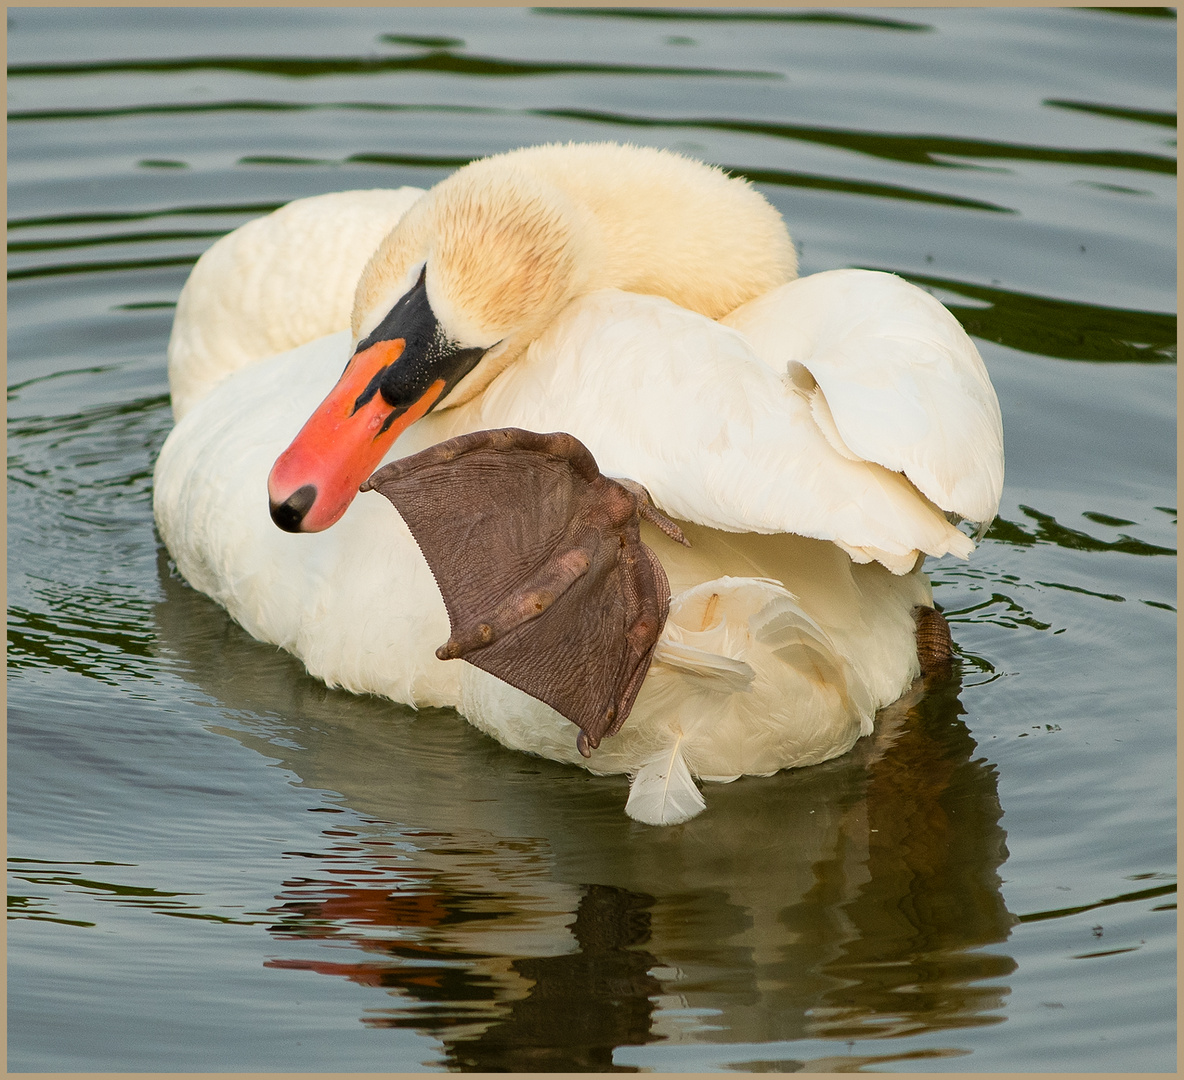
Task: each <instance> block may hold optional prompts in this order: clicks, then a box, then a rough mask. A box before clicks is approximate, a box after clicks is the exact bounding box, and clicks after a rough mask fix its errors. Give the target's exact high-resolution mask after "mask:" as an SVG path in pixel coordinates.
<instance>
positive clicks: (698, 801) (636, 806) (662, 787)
mask: <svg viewBox="0 0 1184 1080" xmlns="http://www.w3.org/2000/svg"><path fill="white" fill-rule="evenodd" d="M706 805H707V804H706V803H705V802H704V801H703V796H702V795H700V794H699V789H698V788H697V787H696V786H695V781H694V780H693V779H691V771H690V769H688V768H687V763H686V761H684V760H683V756H682V737H681V736H679V738H678V739H677V740H676V741H675V743H674V745H673V746H672V747H667V748H665V749H662V750H659V751H658V752H657V753H656V754H654V755H652V756H651V757H649V758H647V759H646V760H645V761H644V762H643V763H642V765H641V768H639V769H638V770H637V774H636V775H635V776H634V777H633V782H632V784H631V785H630V787H629V801H628V802H626V803H625V813H626V814H628V815H629V816H630V817H631V818H633V820H634V821H640V822H642V823H643V824H645V825H680V824H682V822H684V821H690V820H691V818H693V817H694V816H695V815H696V814H698V813H700V812H701V811H702V810H703V809H704V808H705V807H706Z"/></svg>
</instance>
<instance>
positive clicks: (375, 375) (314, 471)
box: [267, 338, 446, 532]
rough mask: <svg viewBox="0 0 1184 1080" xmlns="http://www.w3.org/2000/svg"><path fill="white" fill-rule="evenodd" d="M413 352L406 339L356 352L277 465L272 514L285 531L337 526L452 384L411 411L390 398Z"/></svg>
mask: <svg viewBox="0 0 1184 1080" xmlns="http://www.w3.org/2000/svg"><path fill="white" fill-rule="evenodd" d="M405 348H406V340H405V339H404V338H394V339H392V340H386V341H378V342H375V344H373V345H371V346H370V347H369V348H367V349H363V350H361V351H359V352H357V353H355V354H354V356H353V357H352V358H351V359H350V362H349V363H348V364H347V365H346V368H345V371H344V372H343V373H342V375H341V378H340V379H339V380H338V381H337V385H336V386H334V387H333V389H332V390H331V391H330V392H329V396H328V397H327V398H325V400H324V401H323V402H321V404H320V406H319V407H318V408H317V410H316V412H314V413H313V414H312V416H311V417H309V419H308V422H307V423H306V424H305V425H304V427H302V428H301V429H300V433H299V434H298V435H297V436H296V438H295V439H293V440H292V445H291V446H289V447H288V449H287V450H285V451H284V452H283V453H282V454H281V455H280V456H279V458H278V459H277V460H276V463H275V465H273V466H272V469H271V475H270V476H268V478H267V495H268V500H269V503H270V508H271V517H272V520H273V521H274V522H275V523H276V524H277V525H278V526H279V527H280V528H281V529H283V530H284V531H285V532H320V531H321V530H322V529H327V528H329V526H330V525H332V524H333V523H334V522H335V521H337V520H338V519H339V518H340V517H341V515H342V514H344V513H345V511H346V509H347V508H348V507H349V504H350V503H351V502H353V499H354V496H355V495H357V493H358V487H359V485H360V484H361V483H362V481H363V480H365V479H366V478H367V477H369V475H370V474H371V473H372V472H373V471H374V470H375V469H376V468H377V467H378V464H379V462H381V461H382V459H383V457H384V456H385V454H386V452H387V450H389V449H390V447H391V445H392V444H393V443H394V441H395V440H396V439H397V438H398V437H399V436H400V435H401V434H402V433H403V432H404V431H406V430H407V428H409V427H410V426H411V425H412V424H413V423H415V421H416V420H418V419H419V418H420V417H422V416H424V415H425V414H426V413H427V412H428V411H429V410H430V409H431V408H432V406H433V405H435V404H436V402H437V401H438V400H439V399H440V397H441V395H442V394H443V393H444V390H445V387H446V382H445V380H444V379H443V378H437V379H435V380H434V381H433V382H431V383H430V384H428V386H427V388H426V389H425V390H424V391H423V393H422V394H420V396H419V397H418V398H416V399H415V400H413V401H412V403H411V404H410V405H408V406H406V407H397V408H396V407H392V406H391V405H390V404H389V403H388V402H387V401H386V400H385V399H384V398H383V396H382V393H381V391H380V389H379V385H378V384H379V380H380V379H381V377H382V375H383V373H384V372H385V371H386V369H387V368H389V367H390V366H391V365H392V364H393V363H395V362H396V361H397V360H398V359H399V357H400V356H401V355H402V354H403V350H404V349H405Z"/></svg>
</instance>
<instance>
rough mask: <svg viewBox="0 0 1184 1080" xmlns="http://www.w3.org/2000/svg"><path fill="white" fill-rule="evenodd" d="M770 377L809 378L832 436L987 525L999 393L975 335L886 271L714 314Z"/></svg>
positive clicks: (994, 505)
mask: <svg viewBox="0 0 1184 1080" xmlns="http://www.w3.org/2000/svg"><path fill="white" fill-rule="evenodd" d="M722 321H723V322H724V323H726V324H727V325H729V326H732V327H734V328H736V329H738V330H740V331H741V332H742V333H743V334H744V335H745V337H746V338H747V339H748V341H749V342H750V343H751V344H752V347H753V349H754V350H755V351H756V353H757V355H758V356H760V357H761V359H762V360H764V361H765V362H766V363H767V364H769V366H770V367H772V368H773V369H774V370H775V371H777V372H778V373H779V374H785V373H788V374H789V375H790V378H791V379H794V381H795V382H797V383H798V385H799V386H800V385H801V379H800V377H795V375H794V372H793V368H794V367H795V366H796V365H798V364H800V365H801V366H803V367H805V368H806V369H808V370H809V372H810V374H811V375H812V376H813V378H814V379H815V380H817V385H818V389H819V390H820V391H821V393H818V392H817V391H815V392H814V393H813V394H812V395H807V396H809V397H810V400H811V407H812V411H813V414H814V416H815V418H816V419H817V420H818V422H819V424H820V426H821V427H822V428H823V430H827V428H828V427H829V429H830V430H829V431H828V435H830V436H833V437H832V438H831V441H832V443H834V441H835V438H838V439H840V440H841V444H840V445H841V446H845V447H846V448H849V451H850V452H852V453H853V454H854V455H855V456H857V457H859V458H862V459H864V460H866V461H874V462H877V463H878V464H880V465H883V466H884V467H885V468H887V469H891V470H893V471H894V472H900V473H904V474H905V475H906V476H907V477H908V478H909V479H910V480H911V481H912V482H913V483H914V484H915V485H916V486H917V487H918V488H919V489H920V490H921V492H923V493H924V494H925V495H926V496H927V497H928V498H929V499H931V500H932V501H933V502H934V503H936V504H937V505H938V506H940V507H941V508H942V509H943V510H948V511H951V512H953V513H955V514H958V515H959V516H960V517H963V518H966V519H967V520H970V521H975V522H986V523H989V522H990V521H991V520H992V519H993V518H994V516H995V513H996V511H997V510H998V508H999V496H1000V493H1001V491H1002V488H1003V421H1002V418H1001V416H1000V412H999V401H998V399H997V398H996V396H995V390H994V388H993V387H992V386H991V381H990V378H989V377H988V375H987V370H986V367H985V366H984V365H983V362H982V358H981V357H980V356H979V354H978V350H977V349H976V348H975V347H974V343H973V342H972V341H971V340H970V338H969V337H968V336H967V334H966V332H965V331H964V330H963V329H962V327H961V326H960V325H959V323H958V320H957V319H955V318H954V316H953V315H952V314H950V312H949V311H947V310H946V308H945V307H943V306H942V305H941V304H940V303H939V302H938V301H937V300H935V299H934V298H933V297H932V296H930V295H929V294H928V293H927V292H925V291H924V290H922V289H919V288H917V287H916V286H915V285H912V284H910V283H909V282H907V281H905V280H904V279H903V278H899V277H897V276H896V275H895V274H884V273H879V272H876V271H871V270H831V271H827V272H826V273H821V274H812V275H810V276H809V277H804V278H799V279H798V280H797V281H793V282H790V283H789V284H788V285H783V286H781V287H779V288H777V289H774V290H772V291H771V292H769V293H767V294H765V295H764V296H762V297H759V298H758V299H756V300H753V301H752V302H750V303H748V304H745V305H743V306H742V307H740V308H738V309H737V310H736V311H734V312H732V314H730V315H728V316H727V317H726V318H725V319H723V320H722Z"/></svg>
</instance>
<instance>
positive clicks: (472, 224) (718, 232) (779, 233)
mask: <svg viewBox="0 0 1184 1080" xmlns="http://www.w3.org/2000/svg"><path fill="white" fill-rule="evenodd" d="M425 262H426V263H427V266H428V279H427V284H428V295H429V299H430V301H431V304H432V308H433V310H434V311H435V313H436V316H437V318H438V319H439V320H440V323H441V325H443V326H444V328H445V330H446V331H447V332H448V333H449V334H450V335H451V336H452V337H454V338H455V339H456V340H458V341H459V342H461V343H462V344H465V345H480V346H482V347H485V348H490V347H491V346H495V343H497V344H496V347H493V348H490V352H489V353H488V354H487V356H486V357H485V359H484V360H483V361H482V362H481V363H480V364H479V365H478V366H477V368H476V369H475V370H474V371H473V372H471V373H470V374H469V375H468V376H467V377H466V378H465V379H464V380H463V381H462V382H461V383H460V384H459V386H458V387H457V388H456V390H454V391H453V392H452V394H450V395H449V398H448V400H447V404H448V405H457V404H460V403H461V402H463V401H465V400H467V399H468V398H471V397H472V396H474V395H475V394H476V393H478V392H479V391H480V390H482V389H484V387H485V386H487V385H488V384H489V382H491V381H492V379H493V378H494V377H495V376H496V375H497V374H498V373H499V372H500V371H502V370H503V369H504V368H505V367H506V366H507V365H508V364H509V363H510V362H511V361H512V360H514V358H515V357H517V356H518V355H519V354H520V353H521V352H522V351H523V350H524V349H525V348H526V347H527V345H529V344H530V342H531V341H532V340H534V338H535V337H537V336H538V335H539V334H540V333H541V332H542V331H543V329H544V328H545V327H546V326H547V325H548V324H549V323H550V322H551V321H552V320H553V319H554V318H555V317H556V316H557V315H558V314H559V312H560V311H561V310H562V309H563V307H564V306H565V305H567V304H568V303H569V302H570V301H571V300H573V299H575V298H576V297H578V296H581V295H584V294H585V293H588V292H592V291H594V290H597V289H605V288H617V289H624V290H627V291H630V292H637V293H647V294H653V295H658V296H664V297H666V298H668V299H670V300H672V301H673V302H674V303H676V304H678V305H680V306H681V307H685V308H688V309H689V310H692V311H697V312H700V313H701V314H703V315H706V316H708V317H709V318H713V319H716V318H720V317H721V316H723V315H726V314H727V313H728V312H730V311H732V310H733V309H735V308H736V307H738V306H739V305H740V304H743V303H745V302H746V301H748V300H751V299H753V298H754V297H756V296H759V295H761V294H763V293H766V292H768V291H769V290H770V289H772V288H774V287H776V286H777V285H780V284H782V283H784V282H786V281H790V280H792V279H793V278H794V277H795V276H796V273H797V260H796V257H795V254H794V250H793V244H792V243H791V241H790V239H789V234H788V233H787V231H786V228H785V224H784V222H783V221H782V220H781V216H780V215H779V214H778V213H777V211H776V210H775V209H774V208H773V207H772V206H770V205H769V203H768V202H767V201H766V200H765V199H764V197H763V196H761V195H760V194H759V193H758V192H757V191H755V190H754V189H753V188H752V187H750V186H749V185H748V184H747V183H745V182H744V181H741V180H736V179H732V178H730V177H728V176H727V175H726V174H725V173H723V172H722V171H721V170H719V169H716V168H713V167H711V166H708V165H704V164H702V163H701V162H697V161H692V160H690V159H688V158H683V157H679V156H678V155H676V154H673V153H670V152H668V151H663V150H654V149H648V148H642V147H628V146H619V145H616V144H612V143H602V144H569V145H566V146H560V145H553V146H540V147H533V148H531V149H527V150H517V151H513V152H511V153H508V154H502V155H499V156H497V157H491V158H485V159H483V160H481V161H477V162H474V163H473V164H471V165H469V166H467V167H465V168H463V169H461V170H460V171H458V172H456V173H454V174H453V175H452V176H450V177H448V178H447V179H446V180H444V181H442V182H441V183H440V184H438V185H437V186H436V187H434V188H433V189H432V190H431V191H430V192H429V193H428V194H427V195H425V196H424V197H423V198H422V199H420V200H419V202H417V203H416V204H415V205H414V206H413V207H412V208H411V209H410V210H409V211H408V213H407V214H406V216H405V217H404V218H403V219H402V220H401V221H400V222H399V224H398V225H397V226H396V227H395V228H394V230H393V231H392V232H391V233H390V234H389V235H388V236H387V237H386V239H385V240H384V241H383V242H382V244H381V245H380V246H379V248H378V250H377V251H376V252H375V254H374V256H373V257H372V258H371V260H370V262H369V263H368V264H367V266H366V269H365V270H364V272H363V273H362V277H361V280H360V281H359V283H358V290H357V294H356V297H355V302H354V313H353V332H354V335H355V338H357V337H361V336H362V335H363V334H365V333H367V332H368V331H369V330H370V329H371V328H372V327H373V326H374V325H376V324H377V322H378V321H379V320H380V319H381V318H382V317H383V315H385V313H386V312H387V311H389V310H390V307H391V306H392V305H393V304H394V302H395V301H396V300H397V299H398V297H399V296H401V295H402V293H403V292H404V291H406V289H407V287H408V286H409V284H410V283H411V279H412V278H413V276H414V275H415V274H416V273H417V271H418V267H419V266H421V265H422V264H424V263H425Z"/></svg>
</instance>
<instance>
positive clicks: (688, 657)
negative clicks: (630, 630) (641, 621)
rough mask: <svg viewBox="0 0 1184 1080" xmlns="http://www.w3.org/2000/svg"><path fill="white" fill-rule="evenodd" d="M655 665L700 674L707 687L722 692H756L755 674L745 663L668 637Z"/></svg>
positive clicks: (659, 647)
mask: <svg viewBox="0 0 1184 1080" xmlns="http://www.w3.org/2000/svg"><path fill="white" fill-rule="evenodd" d="M654 663H655V664H665V665H666V666H667V667H672V668H674V669H675V670H677V671H683V672H686V673H687V674H689V675H696V676H698V677H699V678H700V679H702V680H703V681H704V684H705V685H707V686H710V687H711V689H713V690H719V691H721V692H722V693H728V694H739V693H746V692H748V691H749V690H751V689H752V680H753V677H754V672H753V670H752V667H751V665H749V664H746V663H745V662H744V661H743V660H734V659H733V658H732V657H730V656H721V655H720V654H719V653H714V652H708V651H707V650H706V649H699V648H696V647H695V646H694V645H688V644H686V643H685V642H682V641H674V640H671V639H670V638H668V637H664V638H661V639H659V641H658V645H657V648H655V649H654Z"/></svg>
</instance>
